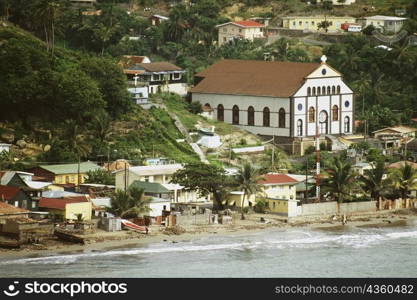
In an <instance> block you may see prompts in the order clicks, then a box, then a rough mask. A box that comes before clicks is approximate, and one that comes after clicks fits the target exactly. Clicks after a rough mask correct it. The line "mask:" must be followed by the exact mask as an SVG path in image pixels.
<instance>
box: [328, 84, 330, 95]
mask: <svg viewBox="0 0 417 300" xmlns="http://www.w3.org/2000/svg"><path fill="white" fill-rule="evenodd" d="M327 95H330V86H328V87H327Z"/></svg>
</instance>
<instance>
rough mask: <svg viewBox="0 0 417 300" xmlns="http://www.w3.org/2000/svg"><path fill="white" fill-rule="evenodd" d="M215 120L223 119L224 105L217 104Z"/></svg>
mask: <svg viewBox="0 0 417 300" xmlns="http://www.w3.org/2000/svg"><path fill="white" fill-rule="evenodd" d="M217 121H221V122H223V121H224V107H223V105H221V104H219V105H217Z"/></svg>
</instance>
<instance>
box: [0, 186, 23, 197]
mask: <svg viewBox="0 0 417 300" xmlns="http://www.w3.org/2000/svg"><path fill="white" fill-rule="evenodd" d="M18 192H19V188H17V187H14V186H5V185H0V201H1V200H11V199H13V197H14V196H16V194H17V193H18Z"/></svg>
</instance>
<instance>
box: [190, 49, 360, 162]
mask: <svg viewBox="0 0 417 300" xmlns="http://www.w3.org/2000/svg"><path fill="white" fill-rule="evenodd" d="M195 82H196V85H195V87H194V88H192V89H191V93H192V100H193V101H198V102H200V103H201V104H202V105H205V106H209V107H211V108H213V110H214V116H215V118H217V120H218V121H223V122H226V123H229V124H233V125H235V126H237V127H239V128H241V129H243V130H247V131H249V132H252V133H254V134H259V135H262V136H269V137H272V136H274V137H275V139H276V143H277V144H280V145H281V146H282V147H283V148H284V149H286V150H287V151H288V152H290V153H299V154H303V153H304V149H306V147H308V146H309V145H312V144H313V143H314V137H315V136H316V135H317V134H320V135H322V136H326V135H327V136H332V135H334V136H338V135H350V134H352V133H353V128H352V124H353V107H354V97H353V91H352V90H351V89H350V88H349V87H348V86H347V85H346V83H344V81H343V79H342V74H341V73H339V72H338V71H336V70H335V69H333V68H332V67H331V66H329V65H328V64H327V63H326V57H325V56H323V57H322V63H321V64H320V63H295V62H278V61H251V60H221V61H219V62H217V63H215V64H214V65H212V66H210V67H209V68H208V69H206V70H204V71H202V72H200V73H198V74H196V77H195Z"/></svg>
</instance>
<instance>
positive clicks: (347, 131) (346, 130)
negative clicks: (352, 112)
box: [344, 116, 350, 133]
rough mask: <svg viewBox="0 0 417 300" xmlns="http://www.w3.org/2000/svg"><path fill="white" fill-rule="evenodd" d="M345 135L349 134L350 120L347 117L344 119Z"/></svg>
mask: <svg viewBox="0 0 417 300" xmlns="http://www.w3.org/2000/svg"><path fill="white" fill-rule="evenodd" d="M344 124H345V133H349V132H350V118H349V117H347V116H346V117H345V122H344Z"/></svg>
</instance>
